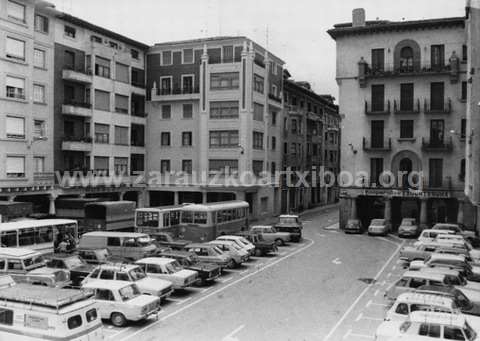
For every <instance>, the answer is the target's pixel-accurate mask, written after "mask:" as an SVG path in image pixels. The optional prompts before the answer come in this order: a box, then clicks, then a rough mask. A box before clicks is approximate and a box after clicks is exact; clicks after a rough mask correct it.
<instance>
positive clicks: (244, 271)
mask: <svg viewBox="0 0 480 341" xmlns="http://www.w3.org/2000/svg"><path fill="white" fill-rule="evenodd" d="M249 271H250V269H246V270H243V271H242V272H240V275H243V274H245V273H247V272H249Z"/></svg>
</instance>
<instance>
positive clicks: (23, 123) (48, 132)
mask: <svg viewBox="0 0 480 341" xmlns="http://www.w3.org/2000/svg"><path fill="white" fill-rule="evenodd" d="M53 37H54V35H53V30H52V27H51V25H50V22H49V14H48V6H46V5H45V4H42V3H39V2H37V1H33V0H24V1H13V0H1V1H0V88H1V94H0V113H1V114H0V199H1V200H9V201H14V200H16V201H33V202H35V203H36V204H37V205H41V206H43V208H44V209H48V205H49V202H50V201H51V200H53V199H52V198H51V197H50V193H51V190H52V188H53V185H54V182H53V169H54V168H53V143H52V141H53V132H54V125H53V67H54V66H53V53H54V51H53Z"/></svg>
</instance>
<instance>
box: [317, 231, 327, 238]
mask: <svg viewBox="0 0 480 341" xmlns="http://www.w3.org/2000/svg"><path fill="white" fill-rule="evenodd" d="M317 236H319V237H322V238H323V237H325V235H324V234H323V233H318V232H317Z"/></svg>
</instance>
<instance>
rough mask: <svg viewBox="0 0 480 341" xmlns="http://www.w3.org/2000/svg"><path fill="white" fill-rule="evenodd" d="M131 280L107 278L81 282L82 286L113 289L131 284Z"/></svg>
mask: <svg viewBox="0 0 480 341" xmlns="http://www.w3.org/2000/svg"><path fill="white" fill-rule="evenodd" d="M131 284H132V283H131V282H127V281H117V280H115V281H112V280H109V279H94V280H91V281H88V282H87V283H85V284H83V285H82V287H83V288H90V289H95V288H96V289H114V290H119V289H122V288H125V287H126V286H129V285H131Z"/></svg>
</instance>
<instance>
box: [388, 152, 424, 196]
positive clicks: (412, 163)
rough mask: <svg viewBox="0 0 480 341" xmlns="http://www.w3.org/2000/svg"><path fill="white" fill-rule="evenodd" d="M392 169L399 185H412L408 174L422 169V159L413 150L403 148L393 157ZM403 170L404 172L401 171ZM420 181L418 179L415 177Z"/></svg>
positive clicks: (404, 186)
mask: <svg viewBox="0 0 480 341" xmlns="http://www.w3.org/2000/svg"><path fill="white" fill-rule="evenodd" d="M390 169H391V171H392V173H393V174H394V176H395V183H396V185H397V186H398V187H403V188H409V187H412V186H410V184H409V183H408V175H409V174H410V173H411V172H421V171H422V160H421V159H420V157H419V156H418V155H417V154H416V153H415V152H413V151H411V150H402V151H400V152H398V153H397V154H395V155H394V157H393V158H392V164H391V168H390ZM400 172H402V173H400ZM415 180H417V181H418V179H415Z"/></svg>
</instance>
